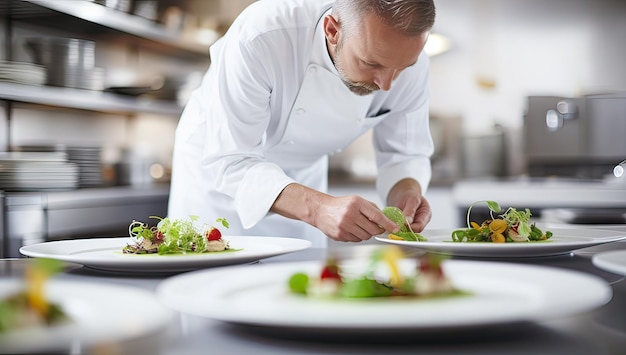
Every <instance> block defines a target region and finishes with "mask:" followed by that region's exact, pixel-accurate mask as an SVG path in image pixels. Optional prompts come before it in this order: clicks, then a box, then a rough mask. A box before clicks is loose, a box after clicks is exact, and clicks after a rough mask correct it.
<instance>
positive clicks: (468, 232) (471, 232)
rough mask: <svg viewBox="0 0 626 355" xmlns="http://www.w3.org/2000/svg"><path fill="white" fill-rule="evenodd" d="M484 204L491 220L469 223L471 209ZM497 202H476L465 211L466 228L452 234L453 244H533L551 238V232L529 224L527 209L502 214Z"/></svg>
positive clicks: (512, 210)
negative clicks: (487, 208)
mask: <svg viewBox="0 0 626 355" xmlns="http://www.w3.org/2000/svg"><path fill="white" fill-rule="evenodd" d="M482 202H485V203H486V204H487V206H488V207H489V214H490V216H491V219H487V220H485V221H483V222H482V223H481V224H478V223H476V222H473V221H470V212H471V210H472V207H473V206H474V205H476V204H478V203H482ZM501 211H502V209H501V208H500V205H499V204H498V203H497V202H494V201H477V202H474V203H472V204H471V205H470V207H469V208H468V209H467V227H468V228H466V229H458V230H455V231H453V232H452V241H454V242H459V243H463V242H490V243H514V242H534V241H544V240H548V239H550V238H551V237H552V232H550V231H546V232H543V231H542V230H541V229H539V228H538V227H537V226H536V225H535V223H531V222H530V217H531V215H532V214H531V212H530V210H529V209H528V208H526V209H524V211H518V210H516V209H515V208H513V207H509V208H508V209H507V210H506V211H504V213H502V214H499V215H495V216H494V213H496V214H497V213H499V212H501Z"/></svg>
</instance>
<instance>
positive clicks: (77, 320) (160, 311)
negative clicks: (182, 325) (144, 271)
mask: <svg viewBox="0 0 626 355" xmlns="http://www.w3.org/2000/svg"><path fill="white" fill-rule="evenodd" d="M22 288H23V281H22V280H19V279H15V278H14V279H0V299H2V298H6V297H8V296H9V295H11V294H14V293H16V292H18V291H19V290H21V289H22ZM45 292H46V297H47V298H48V299H49V300H50V301H51V302H53V303H56V304H58V305H60V306H61V307H62V309H63V310H64V311H65V312H66V314H67V315H68V316H69V318H70V321H69V322H67V323H64V324H59V325H53V326H50V327H35V328H26V329H21V330H14V331H10V332H7V333H3V334H0V344H2V345H1V346H0V350H1V351H0V352H2V353H3V354H7V353H9V354H20V353H36V352H37V353H38V352H42V351H58V350H63V349H69V348H70V347H76V346H77V345H78V346H80V347H89V346H98V345H103V344H107V343H115V344H119V343H120V342H123V341H126V340H133V339H136V338H141V337H144V336H146V337H152V336H153V335H154V334H161V333H163V332H167V329H168V327H169V324H170V323H171V322H172V321H174V312H172V311H171V310H169V309H167V308H166V307H164V306H163V305H161V304H160V303H159V301H158V300H157V299H156V298H155V297H154V294H152V293H150V292H148V291H146V290H142V289H139V288H133V287H126V286H119V285H104V284H101V283H98V284H96V283H90V282H84V281H80V282H76V281H67V280H54V279H52V280H49V281H48V282H47V283H46V286H45Z"/></svg>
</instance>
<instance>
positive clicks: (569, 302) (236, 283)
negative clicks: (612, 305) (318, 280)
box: [157, 260, 612, 334]
mask: <svg viewBox="0 0 626 355" xmlns="http://www.w3.org/2000/svg"><path fill="white" fill-rule="evenodd" d="M443 267H444V270H445V272H446V274H447V275H448V276H449V277H450V278H451V280H452V282H453V284H454V286H455V287H456V288H458V289H460V290H462V291H467V292H469V294H468V295H463V296H452V297H444V298H430V299H415V298H369V299H321V298H314V297H306V296H301V295H294V294H291V293H290V292H289V290H288V280H289V277H290V276H291V275H293V274H294V273H296V272H305V273H307V274H309V275H317V274H319V272H320V270H321V268H322V263H320V262H295V263H276V264H259V265H248V266H237V267H231V268H222V269H214V270H200V271H194V272H190V273H186V274H181V275H177V276H174V277H170V278H168V279H166V280H164V281H162V282H161V283H160V284H159V286H158V287H157V298H158V299H159V300H160V301H161V302H162V303H163V304H164V305H166V306H168V307H170V308H172V309H174V310H176V311H179V312H183V313H187V314H191V315H195V316H200V317H206V318H210V319H215V320H219V321H223V322H227V323H234V324H244V325H252V326H262V327H264V328H266V327H277V328H284V329H285V332H289V331H297V330H305V331H307V332H331V333H333V334H337V333H339V334H341V332H342V331H346V332H355V331H356V332H371V331H374V332H389V331H410V332H416V333H419V332H441V331H449V330H450V329H458V328H473V327H485V326H503V325H507V324H517V323H519V322H528V321H530V322H536V321H537V322H540V321H544V320H553V319H555V318H559V317H566V316H570V315H573V314H577V313H580V312H586V311H589V310H592V309H595V308H597V307H600V306H602V305H604V304H606V303H607V302H608V301H609V300H610V299H611V297H612V289H611V287H610V286H609V285H608V283H607V282H606V281H604V280H603V279H601V278H599V277H597V276H594V275H590V274H586V273H581V272H577V271H570V270H565V269H557V268H549V267H541V266H536V265H522V264H513V263H503V262H494V261H488V262H487V261H467V260H447V261H444V264H443ZM571 295H576V297H572V296H571Z"/></svg>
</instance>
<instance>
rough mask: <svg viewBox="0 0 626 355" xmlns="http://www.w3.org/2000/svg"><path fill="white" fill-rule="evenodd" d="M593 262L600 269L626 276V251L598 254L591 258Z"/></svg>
mask: <svg viewBox="0 0 626 355" xmlns="http://www.w3.org/2000/svg"><path fill="white" fill-rule="evenodd" d="M591 262H592V263H593V264H594V265H595V266H597V267H599V268H600V269H603V270H606V271H609V272H612V273H614V274H620V275H624V276H626V249H625V250H610V251H603V252H600V253H597V254H595V255H594V256H592V257H591Z"/></svg>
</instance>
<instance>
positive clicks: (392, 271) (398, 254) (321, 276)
mask: <svg viewBox="0 0 626 355" xmlns="http://www.w3.org/2000/svg"><path fill="white" fill-rule="evenodd" d="M405 258H406V256H405V254H404V252H403V251H402V249H400V248H399V247H396V246H389V247H386V248H380V249H377V250H376V251H375V252H373V253H372V255H371V258H370V263H369V264H367V265H366V268H365V269H364V270H363V271H361V272H359V273H357V274H355V275H354V274H353V275H350V274H349V273H347V272H346V271H345V270H344V269H343V267H341V266H340V265H339V263H338V261H337V260H336V259H335V258H329V259H328V260H327V261H326V264H324V265H323V267H322V268H321V270H320V271H319V273H317V274H307V273H305V272H297V273H294V274H293V275H292V276H291V277H290V278H289V289H290V291H291V292H292V293H294V294H298V295H302V296H307V297H324V298H337V299H341V298H370V297H447V296H453V295H461V294H464V293H463V292H461V291H460V290H457V289H456V288H455V287H454V286H453V285H452V281H451V280H450V278H449V277H448V276H447V275H446V274H445V272H444V271H443V268H442V266H441V262H442V260H443V258H442V257H440V256H435V255H426V256H423V257H421V258H419V259H418V260H417V262H416V264H415V267H413V268H409V269H408V270H403V269H402V267H401V265H400V263H401V262H402V261H403V260H404V259H405ZM380 267H385V268H386V269H388V271H389V273H388V274H386V275H384V276H381V275H380V274H378V273H377V271H378V270H379V268H380Z"/></svg>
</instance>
